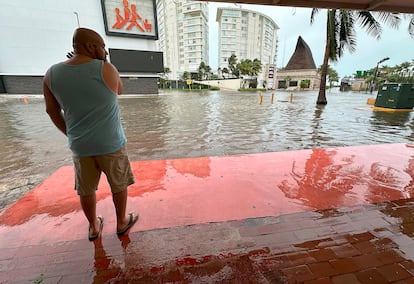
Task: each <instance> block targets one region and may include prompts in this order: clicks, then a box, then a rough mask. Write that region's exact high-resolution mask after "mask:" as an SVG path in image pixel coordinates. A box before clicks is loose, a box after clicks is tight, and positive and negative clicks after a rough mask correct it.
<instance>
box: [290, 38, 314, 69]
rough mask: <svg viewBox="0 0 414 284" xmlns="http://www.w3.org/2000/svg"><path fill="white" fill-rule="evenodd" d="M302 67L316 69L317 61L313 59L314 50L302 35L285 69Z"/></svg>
mask: <svg viewBox="0 0 414 284" xmlns="http://www.w3.org/2000/svg"><path fill="white" fill-rule="evenodd" d="M300 69H316V65H315V61H313V56H312V51H311V50H310V48H309V46H308V44H307V43H306V42H305V41H304V40H303V39H302V37H301V36H299V38H298V42H297V43H296V49H295V52H294V53H293V55H292V57H291V58H290V60H289V62H288V64H287V65H286V68H285V70H300Z"/></svg>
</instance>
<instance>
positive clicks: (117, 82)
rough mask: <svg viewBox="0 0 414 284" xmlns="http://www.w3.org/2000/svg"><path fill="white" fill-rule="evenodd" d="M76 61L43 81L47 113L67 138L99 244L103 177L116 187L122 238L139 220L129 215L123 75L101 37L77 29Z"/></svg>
mask: <svg viewBox="0 0 414 284" xmlns="http://www.w3.org/2000/svg"><path fill="white" fill-rule="evenodd" d="M73 49H74V55H73V56H72V57H71V58H69V59H68V60H67V61H65V62H61V63H57V64H55V65H53V66H52V67H50V68H49V70H48V71H47V72H46V75H45V77H44V81H43V93H44V98H45V103H46V112H47V113H48V115H49V116H50V119H51V120H52V122H53V123H54V125H55V126H56V127H57V128H58V129H59V130H60V131H62V132H63V134H65V135H66V136H67V137H68V141H69V147H70V149H71V150H72V152H73V162H74V168H75V189H76V191H77V193H78V195H79V197H80V203H81V206H82V210H83V212H84V214H85V216H86V218H87V219H88V221H89V234H88V238H89V240H91V241H92V240H95V239H96V238H98V237H99V236H100V234H101V231H102V226H103V217H101V216H97V215H96V195H95V191H96V190H97V187H98V183H99V179H100V176H101V173H102V172H104V173H105V175H106V177H107V179H108V183H109V185H110V187H111V192H112V199H113V202H114V205H115V211H116V218H117V234H118V235H123V234H125V233H126V232H127V231H128V230H129V229H130V228H131V227H132V226H133V225H134V224H135V222H136V221H137V220H138V215H137V214H135V213H133V212H132V213H129V214H126V205H127V199H128V195H127V187H128V186H129V185H131V184H133V183H134V176H133V174H132V171H131V167H130V163H129V159H128V155H127V152H126V149H125V144H126V137H125V134H124V130H123V127H122V124H121V118H120V112H119V106H118V98H117V94H118V95H120V94H121V93H122V82H121V79H120V77H119V73H118V70H117V69H116V68H115V66H113V65H112V64H111V63H109V62H107V61H106V56H107V54H108V53H107V52H106V50H105V43H104V40H103V39H102V37H101V36H100V35H99V34H98V33H96V32H95V31H93V30H90V29H86V28H78V29H77V30H76V31H75V33H74V35H73Z"/></svg>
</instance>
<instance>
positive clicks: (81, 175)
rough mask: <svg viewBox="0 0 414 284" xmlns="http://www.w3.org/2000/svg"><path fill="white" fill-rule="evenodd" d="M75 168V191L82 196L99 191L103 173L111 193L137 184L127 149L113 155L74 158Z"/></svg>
mask: <svg viewBox="0 0 414 284" xmlns="http://www.w3.org/2000/svg"><path fill="white" fill-rule="evenodd" d="M73 163H74V167H75V190H76V191H77V193H78V195H80V196H88V195H91V194H94V192H95V191H96V190H97V189H98V184H99V179H100V177H101V173H102V172H104V173H105V175H106V179H107V180H108V183H109V185H110V186H111V192H112V193H117V192H121V191H124V190H126V189H127V187H128V186H129V185H131V184H133V183H134V182H135V179H134V175H133V174H132V170H131V165H130V163H129V159H128V155H127V151H126V148H125V147H123V148H122V149H121V150H119V151H116V152H114V153H111V154H105V155H99V156H91V157H75V156H74V157H73Z"/></svg>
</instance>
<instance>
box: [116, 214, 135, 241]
mask: <svg viewBox="0 0 414 284" xmlns="http://www.w3.org/2000/svg"><path fill="white" fill-rule="evenodd" d="M128 215H129V222H128V225H126V226H125V228H123V229H122V230H120V231H117V232H116V234H117V235H118V236H122V235H123V234H125V233H126V232H127V231H128V230H129V229H130V228H131V227H132V226H134V224H135V223H136V222H137V221H138V218H139V215H138V214H135V213H133V212H131V213H129V214H128Z"/></svg>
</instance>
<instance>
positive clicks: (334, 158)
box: [0, 144, 414, 248]
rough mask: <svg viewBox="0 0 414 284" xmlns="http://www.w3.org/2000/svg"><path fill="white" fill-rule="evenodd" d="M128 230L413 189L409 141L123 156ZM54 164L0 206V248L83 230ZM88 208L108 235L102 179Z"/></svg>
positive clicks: (378, 197)
mask: <svg viewBox="0 0 414 284" xmlns="http://www.w3.org/2000/svg"><path fill="white" fill-rule="evenodd" d="M132 167H133V172H134V175H135V177H136V184H134V185H132V186H130V187H129V196H130V199H129V203H128V210H129V211H132V210H134V211H137V212H139V213H140V216H141V217H140V221H139V222H138V223H137V224H136V225H135V226H134V227H133V228H132V230H131V231H142V230H150V229H157V228H167V227H177V226H183V225H189V224H198V223H206V222H219V221H226V220H237V219H245V218H254V217H263V216H278V215H281V214H286V213H293V212H300V211H309V210H318V209H327V208H337V207H342V206H350V205H355V204H364V203H373V202H380V201H388V200H396V199H404V198H409V197H414V191H413V186H414V148H413V147H412V146H410V145H406V144H385V145H370V146H357V147H344V148H331V149H310V150H300V151H289V152H274V153H260V154H249V155H237V156H223V157H201V158H189V159H176V160H157V161H139V162H133V163H132ZM73 179H74V177H73V169H72V167H62V168H60V169H59V170H57V171H56V172H55V173H54V174H53V175H51V176H50V177H49V178H47V179H46V180H45V181H43V182H42V183H41V184H40V185H38V186H37V187H36V188H34V189H33V190H32V191H30V192H29V193H28V194H26V195H25V196H23V197H22V198H21V199H20V200H18V201H17V202H16V203H15V204H13V205H12V206H9V207H8V208H6V209H5V210H4V211H3V212H2V213H1V215H0V248H5V247H8V248H10V247H17V246H21V245H32V244H33V245H34V244H41V243H45V242H55V241H64V240H76V239H85V238H86V237H87V226H88V225H87V222H86V219H85V217H84V215H83V213H82V211H81V210H80V205H79V200H78V197H77V195H76V193H75V191H74V190H73ZM97 199H98V205H97V212H98V214H100V215H103V216H104V218H105V226H104V229H103V235H105V234H115V230H116V225H115V212H114V208H113V204H112V199H111V195H110V190H109V187H108V184H107V182H106V179H105V178H102V180H101V184H100V186H99V190H98V192H97Z"/></svg>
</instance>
